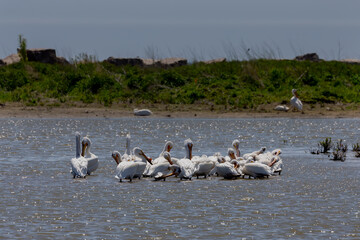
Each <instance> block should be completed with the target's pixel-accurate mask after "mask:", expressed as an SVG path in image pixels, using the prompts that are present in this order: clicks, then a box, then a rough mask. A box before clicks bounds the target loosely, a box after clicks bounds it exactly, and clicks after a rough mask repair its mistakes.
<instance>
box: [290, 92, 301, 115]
mask: <svg viewBox="0 0 360 240" xmlns="http://www.w3.org/2000/svg"><path fill="white" fill-rule="evenodd" d="M292 94H293V97H292V98H291V99H290V104H291V106H293V107H294V109H295V108H296V109H297V110H299V111H303V104H302V102H301V101H300V99H299V95H298V94H297V90H296V89H293V90H292Z"/></svg>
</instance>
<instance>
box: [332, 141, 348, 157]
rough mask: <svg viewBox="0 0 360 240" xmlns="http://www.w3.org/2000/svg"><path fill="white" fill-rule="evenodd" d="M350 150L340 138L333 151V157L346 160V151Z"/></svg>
mask: <svg viewBox="0 0 360 240" xmlns="http://www.w3.org/2000/svg"><path fill="white" fill-rule="evenodd" d="M347 150H348V146H347V144H344V143H343V140H342V139H340V140H339V141H338V142H337V143H336V147H335V149H334V151H333V153H332V154H333V158H332V160H334V161H345V159H346V152H347Z"/></svg>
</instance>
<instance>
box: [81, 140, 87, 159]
mask: <svg viewBox="0 0 360 240" xmlns="http://www.w3.org/2000/svg"><path fill="white" fill-rule="evenodd" d="M86 147H87V143H85V144H84V143H83V144H82V149H81V156H83V157H84V155H85V149H86Z"/></svg>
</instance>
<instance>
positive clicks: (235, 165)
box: [230, 159, 239, 168]
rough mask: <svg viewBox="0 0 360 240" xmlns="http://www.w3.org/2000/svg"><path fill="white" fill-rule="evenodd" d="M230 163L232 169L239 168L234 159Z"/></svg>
mask: <svg viewBox="0 0 360 240" xmlns="http://www.w3.org/2000/svg"><path fill="white" fill-rule="evenodd" d="M230 163H231V164H233V165H234V168H238V167H239V163H238V161H236V160H235V159H234V160H232V161H231V162H230Z"/></svg>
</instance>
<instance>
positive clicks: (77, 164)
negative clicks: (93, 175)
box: [70, 132, 88, 178]
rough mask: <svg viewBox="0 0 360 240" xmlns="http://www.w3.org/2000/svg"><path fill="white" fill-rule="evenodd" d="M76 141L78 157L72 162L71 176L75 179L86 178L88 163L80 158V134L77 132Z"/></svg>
mask: <svg viewBox="0 0 360 240" xmlns="http://www.w3.org/2000/svg"><path fill="white" fill-rule="evenodd" d="M75 141H76V155H75V157H74V158H72V159H71V160H70V163H71V174H72V175H73V177H74V178H75V177H83V178H85V177H86V174H87V168H88V161H87V160H86V159H85V158H84V157H83V156H80V133H78V132H76V134H75Z"/></svg>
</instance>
